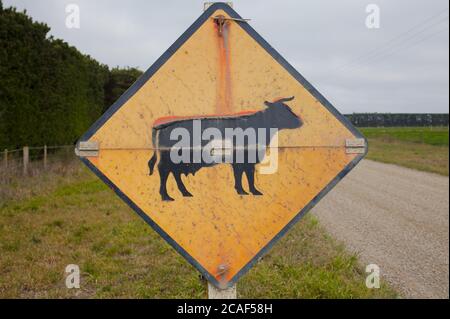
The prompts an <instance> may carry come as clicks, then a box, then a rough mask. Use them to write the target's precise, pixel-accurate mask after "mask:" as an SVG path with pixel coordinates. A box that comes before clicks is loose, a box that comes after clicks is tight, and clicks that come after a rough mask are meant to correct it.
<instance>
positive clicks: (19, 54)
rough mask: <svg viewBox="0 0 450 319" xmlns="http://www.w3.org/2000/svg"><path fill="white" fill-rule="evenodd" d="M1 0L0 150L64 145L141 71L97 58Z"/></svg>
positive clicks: (86, 125) (132, 81) (75, 138)
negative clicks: (99, 60) (115, 65)
mask: <svg viewBox="0 0 450 319" xmlns="http://www.w3.org/2000/svg"><path fill="white" fill-rule="evenodd" d="M49 32H50V28H49V27H48V26H47V25H46V24H45V23H40V22H35V21H33V19H32V18H31V17H29V16H28V15H27V14H26V11H24V12H18V11H17V10H16V9H15V8H13V7H10V8H3V5H2V2H1V0H0V150H2V149H4V148H8V149H13V148H18V147H21V146H23V145H29V146H40V145H44V144H45V145H65V144H72V143H74V142H75V141H76V140H77V138H79V137H80V135H81V134H82V133H83V132H84V131H85V130H86V129H87V128H88V127H89V126H90V125H91V124H92V123H93V122H94V121H95V120H96V119H97V118H98V117H99V116H100V115H101V114H102V113H103V112H104V111H105V110H106V108H108V107H109V106H110V105H111V104H113V103H114V101H116V100H117V99H118V98H119V97H120V95H122V93H123V92H124V91H125V90H126V89H128V87H130V86H131V84H133V83H134V82H135V81H136V79H137V78H138V77H139V76H140V75H141V71H139V70H137V69H135V68H125V69H120V68H113V69H110V68H109V67H108V66H106V65H104V64H101V63H99V62H97V61H96V60H94V59H93V58H92V57H90V56H89V55H85V54H82V53H80V52H79V51H78V50H77V49H76V48H75V47H73V46H70V45H69V44H67V43H66V42H64V41H62V40H60V39H55V38H53V37H52V36H50V35H49Z"/></svg>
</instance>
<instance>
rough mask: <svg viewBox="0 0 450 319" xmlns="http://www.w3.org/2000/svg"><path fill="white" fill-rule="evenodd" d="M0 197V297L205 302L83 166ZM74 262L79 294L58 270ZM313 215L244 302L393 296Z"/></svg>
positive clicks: (201, 287)
mask: <svg viewBox="0 0 450 319" xmlns="http://www.w3.org/2000/svg"><path fill="white" fill-rule="evenodd" d="M4 187H7V188H9V191H4V192H3V193H1V194H0V298H19V297H20V298H73V297H75V298H205V297H206V289H205V284H204V283H202V282H201V280H200V279H199V276H198V272H197V271H196V270H195V269H194V268H193V267H191V266H190V265H189V264H188V263H187V262H186V261H185V260H184V259H183V258H182V257H181V256H179V255H178V254H177V253H176V252H175V251H174V250H173V249H172V248H171V247H170V246H169V245H168V244H167V243H166V242H165V241H164V240H162V239H161V238H160V237H159V236H158V235H157V234H156V232H154V231H153V230H152V229H151V228H150V227H149V226H148V225H147V224H146V223H145V222H144V221H142V220H141V219H140V218H139V217H138V216H137V215H136V214H135V213H133V212H132V210H131V209H130V208H128V207H127V206H126V205H125V204H124V203H122V201H121V200H119V199H118V198H117V197H116V195H115V194H113V192H112V191H111V190H110V189H109V188H108V187H106V186H105V185H104V184H103V183H101V182H100V181H99V180H98V179H97V178H96V177H95V176H93V174H91V173H90V172H88V171H87V169H84V168H81V166H80V164H78V163H77V164H75V165H74V166H73V167H72V168H67V169H66V171H64V174H63V175H61V174H58V175H52V174H45V175H43V176H34V177H29V178H26V179H22V178H18V179H17V180H10V181H9V182H8V184H7V185H6V184H5V185H4ZM68 264H78V265H79V266H80V268H81V271H82V276H81V277H82V279H81V289H79V290H76V289H75V290H68V289H67V288H66V287H65V285H64V278H65V277H64V276H65V273H64V270H65V267H66V265H68ZM366 275H367V274H366V273H365V272H364V269H363V268H362V267H361V266H360V265H359V264H358V259H357V256H355V255H350V254H348V253H347V252H346V251H345V249H344V247H343V246H342V245H340V244H338V243H336V241H335V240H334V239H332V238H330V237H329V236H328V235H327V233H326V232H325V231H324V230H323V229H322V228H321V227H320V225H319V224H318V222H317V220H316V219H315V218H313V217H312V216H310V217H307V218H305V219H304V220H303V221H301V222H300V223H299V224H297V225H296V226H295V227H294V228H293V229H292V230H291V231H290V232H289V235H288V236H287V237H285V238H284V239H283V240H281V242H279V243H278V244H277V245H275V247H274V248H273V249H272V251H271V252H270V253H269V254H268V255H267V256H265V257H264V258H263V260H261V261H260V262H259V263H258V264H257V266H256V267H255V268H254V269H252V270H251V271H250V272H249V273H248V274H247V275H245V276H244V277H243V278H242V280H240V281H239V283H238V297H240V298H393V297H396V293H395V292H393V291H392V290H391V289H390V288H388V287H387V286H386V285H384V284H383V285H382V287H381V289H368V288H366V286H365V278H366Z"/></svg>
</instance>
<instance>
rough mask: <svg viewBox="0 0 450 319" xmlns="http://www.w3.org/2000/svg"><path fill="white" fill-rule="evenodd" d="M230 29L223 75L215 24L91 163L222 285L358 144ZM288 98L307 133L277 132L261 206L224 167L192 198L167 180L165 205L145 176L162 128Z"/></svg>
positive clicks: (193, 182) (131, 106) (171, 64)
mask: <svg viewBox="0 0 450 319" xmlns="http://www.w3.org/2000/svg"><path fill="white" fill-rule="evenodd" d="M218 14H222V15H224V16H228V15H227V14H226V13H225V12H224V11H222V10H218V11H217V12H215V13H214V14H213V16H216V15H218ZM227 23H229V34H228V43H227V45H228V48H229V54H230V55H229V56H228V57H226V58H225V60H226V62H225V63H227V65H226V66H225V68H224V66H223V65H221V62H220V61H223V60H224V57H223V52H221V45H220V41H221V40H220V39H218V33H217V26H216V25H215V23H214V21H213V20H212V19H209V20H208V21H207V22H205V23H204V24H203V26H201V27H200V28H199V29H198V31H197V32H196V33H195V34H194V35H193V36H192V37H191V38H190V39H189V40H188V41H187V42H186V43H185V44H184V45H183V46H182V47H181V48H180V49H179V50H178V51H177V52H176V53H175V54H174V55H173V56H172V57H171V58H170V59H169V60H168V61H167V62H166V63H165V64H164V65H163V66H162V67H161V68H160V69H159V70H158V71H157V73H156V74H155V75H154V76H153V77H152V78H151V79H150V80H149V81H148V82H147V83H146V84H145V85H144V86H143V87H142V88H141V89H140V90H139V91H138V92H137V93H136V94H135V95H134V96H133V97H132V98H131V99H129V101H128V102H127V103H126V104H125V105H123V106H122V107H121V108H120V109H119V110H118V111H117V112H116V113H115V114H114V116H112V117H111V118H110V119H109V120H108V121H107V122H106V123H105V124H104V125H103V126H102V127H101V128H100V129H99V130H98V131H97V133H96V134H95V135H94V136H93V137H92V138H91V139H92V140H95V141H98V142H99V145H100V153H99V157H98V158H91V159H90V161H91V162H92V164H93V165H95V166H96V167H97V168H98V169H99V170H100V171H101V172H102V173H103V174H104V175H105V176H106V177H108V179H110V180H111V181H112V182H113V183H114V184H116V185H117V187H118V188H119V189H121V190H122V192H123V193H124V194H125V195H126V196H128V197H129V198H130V199H131V200H132V201H133V202H134V203H135V204H136V205H137V206H138V207H139V208H140V209H141V210H143V211H144V212H145V213H146V214H147V215H148V216H150V217H151V218H152V219H153V220H154V221H155V222H156V223H157V224H158V225H159V226H160V227H161V228H162V229H163V230H164V231H165V232H166V233H167V234H168V235H169V236H170V237H172V238H173V239H174V240H175V241H176V242H177V243H178V244H179V245H180V246H181V247H183V248H184V249H185V250H186V251H187V252H188V253H189V254H190V255H191V256H192V257H193V258H194V259H195V260H196V261H197V262H199V263H200V264H201V265H202V266H203V267H204V268H205V269H206V270H207V271H209V272H210V273H211V274H216V278H217V279H218V280H219V281H221V282H226V281H229V280H230V279H231V278H232V277H233V276H234V275H235V274H236V273H237V272H238V271H239V270H241V269H242V268H243V267H244V266H245V265H246V264H247V263H248V262H249V261H250V260H251V259H252V258H253V257H254V256H255V255H256V254H257V253H258V252H259V251H260V250H261V249H262V248H263V247H264V246H265V245H266V244H267V243H268V242H269V241H270V240H271V239H273V237H274V236H275V235H276V234H277V233H278V232H279V231H280V230H281V229H283V228H284V227H285V226H286V225H287V224H288V223H289V222H290V221H291V220H292V219H293V218H294V217H295V216H296V215H297V213H298V212H299V211H300V210H301V209H302V208H304V207H305V206H306V205H307V204H308V203H309V202H310V201H311V200H312V199H313V198H314V197H315V196H316V195H317V194H318V193H319V192H320V191H321V190H322V189H323V188H324V187H325V186H326V185H327V184H328V183H329V182H330V181H331V180H332V179H333V178H334V177H335V176H336V175H337V174H338V173H339V172H340V171H342V169H344V167H346V166H347V165H348V164H349V163H350V162H351V161H352V160H353V159H354V158H355V156H356V155H353V154H352V155H349V154H346V152H345V147H344V146H345V140H346V139H348V138H353V134H352V133H351V132H350V131H349V130H348V129H347V128H346V127H344V126H343V125H342V124H341V123H340V122H339V121H338V120H337V119H336V118H335V117H334V116H333V115H332V114H331V113H330V112H329V111H328V110H327V109H326V108H325V107H324V106H323V105H321V103H320V102H319V101H317V100H316V99H315V98H314V97H313V96H312V95H311V94H310V93H309V92H308V91H307V90H306V89H305V88H304V87H302V86H301V85H300V84H299V83H298V82H297V80H296V79H294V78H293V77H292V76H291V75H290V74H289V73H288V72H287V71H286V70H285V69H284V68H283V67H282V66H281V65H280V64H278V62H277V61H275V60H274V59H273V58H272V57H271V56H270V55H269V54H268V53H267V52H266V51H265V50H264V49H263V48H261V47H260V46H259V44H258V43H256V42H255V40H253V39H252V38H251V37H250V36H249V35H248V34H247V33H246V32H245V31H244V30H243V29H242V28H241V27H240V26H239V25H237V24H236V22H234V21H228V22H227ZM221 55H222V56H221ZM226 68H228V71H227V69H226ZM227 72H229V74H230V78H229V79H226V78H224V74H225V73H227ZM225 76H226V75H225ZM224 90H229V92H224ZM289 96H295V100H293V101H292V102H289V105H290V106H291V108H292V110H293V111H294V112H295V113H296V114H297V115H299V116H300V117H301V119H302V120H303V122H304V125H303V126H302V127H301V128H300V129H296V130H286V131H281V132H280V134H279V145H280V150H279V165H278V166H279V169H278V172H277V173H276V174H273V175H258V174H257V176H256V185H257V186H258V189H260V190H261V191H262V192H263V193H264V196H238V195H237V194H236V191H235V190H234V188H233V183H234V182H233V173H232V169H231V166H230V165H226V164H221V165H217V166H215V167H213V168H207V169H202V170H201V171H199V172H198V173H197V174H196V175H195V176H189V177H186V178H184V182H185V185H186V187H187V188H188V189H189V191H190V192H191V193H192V194H193V195H194V197H192V198H184V197H182V196H181V195H180V194H179V192H178V189H177V187H176V184H175V181H174V180H173V178H169V182H168V190H169V193H170V194H171V195H172V196H173V197H174V198H175V201H174V202H162V201H161V200H160V196H159V193H158V189H159V177H158V175H157V173H156V174H155V175H153V176H149V175H148V166H147V162H148V160H149V158H150V157H151V155H152V152H153V151H152V150H151V148H152V144H151V137H152V136H151V134H152V123H153V122H154V121H155V120H156V119H157V118H160V117H165V116H172V115H173V116H184V115H186V116H188V115H205V114H215V113H217V112H218V111H219V112H221V111H224V110H227V111H232V112H239V111H246V110H261V109H263V108H264V106H263V102H264V101H265V100H274V99H275V98H277V97H289ZM225 100H227V101H225ZM224 101H225V102H224ZM245 186H247V185H245ZM222 264H225V265H227V266H228V267H229V270H228V271H227V272H226V273H225V275H224V277H221V276H219V275H218V267H219V265H222Z"/></svg>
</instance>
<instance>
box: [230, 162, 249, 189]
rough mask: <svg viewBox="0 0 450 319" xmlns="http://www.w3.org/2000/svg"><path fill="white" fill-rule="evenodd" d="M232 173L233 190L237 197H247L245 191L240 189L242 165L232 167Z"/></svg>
mask: <svg viewBox="0 0 450 319" xmlns="http://www.w3.org/2000/svg"><path fill="white" fill-rule="evenodd" d="M233 173H234V188H235V189H236V192H237V193H238V194H239V195H248V193H247V192H246V191H244V189H243V188H242V174H243V173H244V169H243V167H242V165H233Z"/></svg>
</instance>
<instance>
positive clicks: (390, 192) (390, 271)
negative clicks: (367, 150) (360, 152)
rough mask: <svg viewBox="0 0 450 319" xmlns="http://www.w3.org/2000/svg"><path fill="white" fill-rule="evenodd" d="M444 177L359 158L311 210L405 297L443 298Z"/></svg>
mask: <svg viewBox="0 0 450 319" xmlns="http://www.w3.org/2000/svg"><path fill="white" fill-rule="evenodd" d="M448 192H449V179H448V177H444V176H439V175H435V174H430V173H424V172H419V171H415V170H411V169H407V168H403V167H399V166H395V165H388V164H381V163H377V162H373V161H368V160H365V161H363V162H361V163H360V164H359V165H358V167H356V168H355V169H354V170H353V171H352V172H351V173H350V174H349V175H348V176H347V177H346V178H345V179H344V180H343V181H342V182H341V183H340V184H339V185H338V186H336V188H335V189H334V190H333V191H331V192H330V193H329V194H328V196H326V197H325V198H324V199H323V200H322V201H321V202H320V203H319V204H318V205H317V206H316V207H315V208H314V210H313V213H314V214H315V215H316V216H317V217H318V218H319V220H320V222H321V224H322V225H323V226H324V227H325V228H326V229H327V230H328V232H329V233H330V234H331V235H333V236H334V237H335V238H337V239H338V240H341V241H343V242H344V243H345V244H346V246H347V248H348V249H349V250H350V251H352V252H357V253H358V255H359V257H360V260H361V262H362V263H363V265H367V264H372V263H373V264H377V265H378V266H379V267H380V270H381V276H382V278H383V279H385V280H386V281H387V282H389V283H390V284H391V286H392V287H394V288H395V289H396V290H397V291H398V292H399V293H400V295H401V296H402V297H405V298H449V258H448V256H449V193H448Z"/></svg>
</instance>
